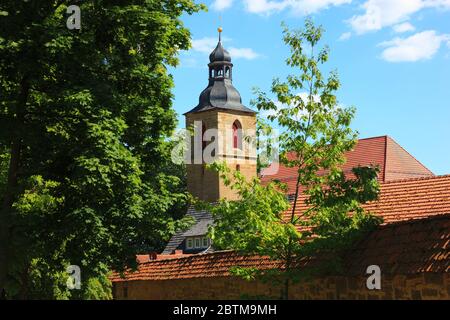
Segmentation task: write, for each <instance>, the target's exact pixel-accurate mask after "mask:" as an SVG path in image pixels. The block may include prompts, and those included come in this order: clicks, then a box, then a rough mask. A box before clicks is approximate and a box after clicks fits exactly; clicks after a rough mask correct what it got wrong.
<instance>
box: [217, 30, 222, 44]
mask: <svg viewBox="0 0 450 320" xmlns="http://www.w3.org/2000/svg"><path fill="white" fill-rule="evenodd" d="M222 30H223V29H222V27H218V28H217V31H219V41H220V40H221V35H222Z"/></svg>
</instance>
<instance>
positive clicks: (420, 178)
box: [380, 174, 450, 186]
mask: <svg viewBox="0 0 450 320" xmlns="http://www.w3.org/2000/svg"><path fill="white" fill-rule="evenodd" d="M445 178H450V174H443V175H437V176H426V177H414V178H403V179H395V180H389V181H385V182H380V185H381V186H384V185H389V184H395V183H402V182H414V181H421V180H439V179H445Z"/></svg>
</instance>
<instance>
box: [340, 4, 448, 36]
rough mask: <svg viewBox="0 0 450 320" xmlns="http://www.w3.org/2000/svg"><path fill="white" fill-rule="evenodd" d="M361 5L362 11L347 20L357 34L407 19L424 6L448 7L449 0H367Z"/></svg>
mask: <svg viewBox="0 0 450 320" xmlns="http://www.w3.org/2000/svg"><path fill="white" fill-rule="evenodd" d="M361 7H362V9H363V10H364V13H363V14H361V15H356V16H353V17H352V18H350V19H349V20H348V22H349V23H350V25H351V26H352V27H353V30H354V31H355V32H356V33H358V34H362V33H366V32H369V31H376V30H380V29H382V28H384V27H388V26H393V25H396V24H399V23H402V22H405V21H408V20H409V19H410V17H411V16H412V15H413V14H414V13H417V12H419V11H420V10H422V9H425V8H438V9H450V0H367V1H366V2H365V3H364V4H363V5H362V6H361Z"/></svg>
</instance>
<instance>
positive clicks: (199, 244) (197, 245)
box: [194, 237, 202, 249]
mask: <svg viewBox="0 0 450 320" xmlns="http://www.w3.org/2000/svg"><path fill="white" fill-rule="evenodd" d="M194 247H195V249H200V248H201V247H202V238H200V237H199V238H195V239H194Z"/></svg>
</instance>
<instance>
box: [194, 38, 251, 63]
mask: <svg viewBox="0 0 450 320" xmlns="http://www.w3.org/2000/svg"><path fill="white" fill-rule="evenodd" d="M228 41H230V39H228V38H224V37H222V42H228ZM216 45H217V38H213V37H204V38H201V39H194V40H192V50H194V51H197V52H201V53H206V54H210V53H211V51H213V50H214V48H215V47H216ZM227 50H228V52H229V53H230V55H231V58H232V59H247V60H253V59H256V58H258V57H259V56H260V54H258V53H256V52H255V51H254V50H253V49H251V48H236V47H230V48H228V49H227Z"/></svg>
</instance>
